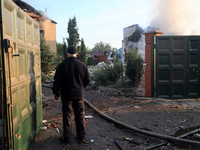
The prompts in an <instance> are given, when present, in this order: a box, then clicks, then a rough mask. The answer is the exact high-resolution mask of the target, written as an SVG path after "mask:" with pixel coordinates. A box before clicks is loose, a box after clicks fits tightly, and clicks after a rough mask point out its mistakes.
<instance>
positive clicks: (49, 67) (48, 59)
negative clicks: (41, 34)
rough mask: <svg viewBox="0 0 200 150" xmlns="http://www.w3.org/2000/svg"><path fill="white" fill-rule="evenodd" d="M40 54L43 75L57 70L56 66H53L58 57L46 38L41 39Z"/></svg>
mask: <svg viewBox="0 0 200 150" xmlns="http://www.w3.org/2000/svg"><path fill="white" fill-rule="evenodd" d="M40 53H41V71H42V75H47V74H49V73H50V72H51V71H53V70H54V69H55V66H56V64H53V62H54V60H55V59H56V55H54V54H53V53H52V52H51V51H50V47H49V45H48V44H47V43H46V40H45V39H44V38H40Z"/></svg>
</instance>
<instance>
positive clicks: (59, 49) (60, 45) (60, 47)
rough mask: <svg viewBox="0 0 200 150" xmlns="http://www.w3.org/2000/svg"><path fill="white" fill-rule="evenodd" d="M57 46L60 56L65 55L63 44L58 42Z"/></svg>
mask: <svg viewBox="0 0 200 150" xmlns="http://www.w3.org/2000/svg"><path fill="white" fill-rule="evenodd" d="M56 48H57V56H58V57H60V56H61V57H63V44H62V43H57V42H56Z"/></svg>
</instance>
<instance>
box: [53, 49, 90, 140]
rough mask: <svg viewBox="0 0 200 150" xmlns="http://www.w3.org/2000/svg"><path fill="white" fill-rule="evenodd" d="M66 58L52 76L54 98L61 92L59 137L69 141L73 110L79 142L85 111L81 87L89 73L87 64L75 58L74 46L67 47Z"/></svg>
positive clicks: (75, 50) (82, 134)
mask: <svg viewBox="0 0 200 150" xmlns="http://www.w3.org/2000/svg"><path fill="white" fill-rule="evenodd" d="M67 55H68V58H67V59H66V60H65V61H64V62H63V63H61V64H60V65H59V66H58V68H57V70H56V73H55V76H54V80H55V81H54V84H53V88H52V90H53V94H54V99H55V100H57V99H58V98H59V92H60V93H61V100H62V112H63V136H61V137H60V138H59V139H60V140H61V141H62V142H65V143H69V142H70V135H71V123H72V122H71V117H72V109H73V110H74V116H75V123H76V133H77V138H78V140H79V142H85V140H84V137H85V134H86V128H85V118H84V116H85V111H84V92H83V89H84V88H85V87H86V86H87V85H88V84H89V83H90V74H89V71H88V69H87V66H86V65H85V64H84V63H83V62H81V61H80V60H78V59H77V55H78V51H77V48H76V47H75V46H71V47H69V48H68V49H67Z"/></svg>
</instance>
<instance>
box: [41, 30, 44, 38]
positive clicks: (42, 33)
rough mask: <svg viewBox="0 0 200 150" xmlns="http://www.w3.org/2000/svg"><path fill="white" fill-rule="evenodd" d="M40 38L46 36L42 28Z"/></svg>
mask: <svg viewBox="0 0 200 150" xmlns="http://www.w3.org/2000/svg"><path fill="white" fill-rule="evenodd" d="M40 38H44V30H40Z"/></svg>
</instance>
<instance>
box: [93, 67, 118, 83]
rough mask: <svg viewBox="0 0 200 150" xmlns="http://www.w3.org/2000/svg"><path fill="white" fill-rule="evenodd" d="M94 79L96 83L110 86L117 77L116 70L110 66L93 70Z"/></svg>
mask: <svg viewBox="0 0 200 150" xmlns="http://www.w3.org/2000/svg"><path fill="white" fill-rule="evenodd" d="M94 78H95V79H94V80H95V84H96V85H103V86H112V85H113V83H116V82H117V80H118V79H119V76H118V74H117V71H116V70H115V69H114V68H113V67H110V66H108V65H107V66H106V67H105V68H103V69H100V70H97V71H95V72H94Z"/></svg>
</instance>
